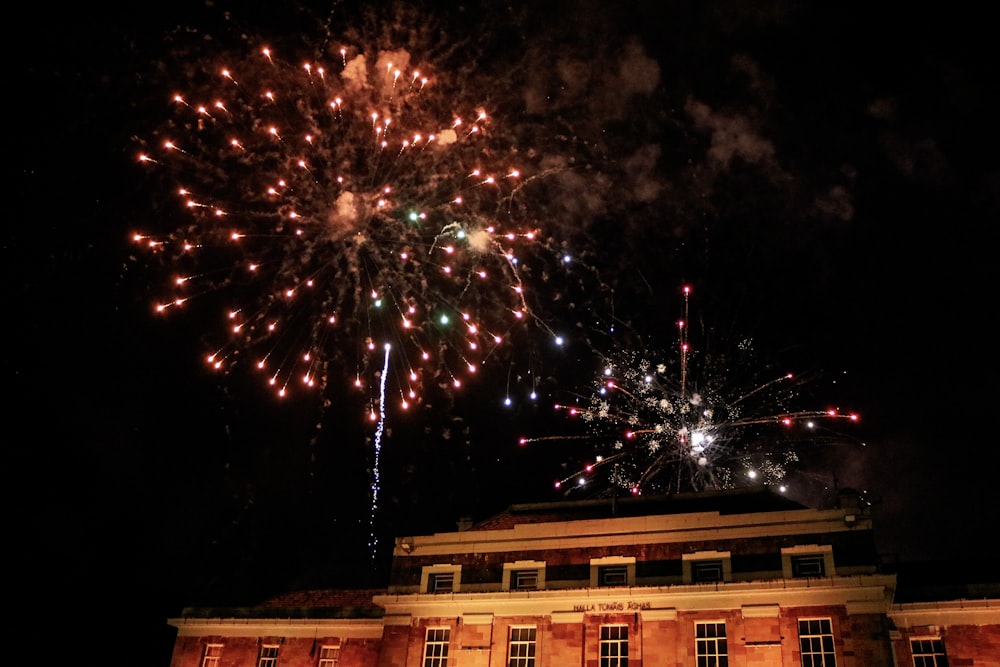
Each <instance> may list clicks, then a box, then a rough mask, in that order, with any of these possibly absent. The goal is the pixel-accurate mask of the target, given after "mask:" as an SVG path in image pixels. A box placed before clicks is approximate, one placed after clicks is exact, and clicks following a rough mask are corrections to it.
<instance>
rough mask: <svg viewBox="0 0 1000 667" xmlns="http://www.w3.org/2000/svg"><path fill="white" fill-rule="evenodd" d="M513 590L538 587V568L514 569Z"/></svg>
mask: <svg viewBox="0 0 1000 667" xmlns="http://www.w3.org/2000/svg"><path fill="white" fill-rule="evenodd" d="M510 587H511V590H516V591H533V590H537V589H538V570H514V571H513V572H511V573H510Z"/></svg>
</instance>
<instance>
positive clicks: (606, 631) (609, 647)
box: [600, 625, 628, 667]
mask: <svg viewBox="0 0 1000 667" xmlns="http://www.w3.org/2000/svg"><path fill="white" fill-rule="evenodd" d="M600 667H628V626H627V625H602V626H601V663H600Z"/></svg>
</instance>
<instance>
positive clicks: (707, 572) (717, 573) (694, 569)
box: [691, 560, 723, 584]
mask: <svg viewBox="0 0 1000 667" xmlns="http://www.w3.org/2000/svg"><path fill="white" fill-rule="evenodd" d="M691 581H693V582H694V583H696V584H700V583H705V582H708V581H723V570H722V561H721V560H696V561H694V562H692V563H691Z"/></svg>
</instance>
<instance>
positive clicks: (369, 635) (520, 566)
mask: <svg viewBox="0 0 1000 667" xmlns="http://www.w3.org/2000/svg"><path fill="white" fill-rule="evenodd" d="M897 585H898V581H897V575H896V574H895V573H894V572H891V571H887V568H885V567H883V566H882V564H881V563H880V562H879V558H878V555H877V552H876V548H875V540H874V534H873V527H872V521H871V517H870V514H869V512H868V510H867V508H866V507H865V506H864V505H863V504H861V503H859V502H858V498H857V496H856V495H851V494H849V493H848V494H844V495H842V496H841V499H840V502H839V504H838V506H837V507H835V508H832V509H811V508H807V507H803V506H801V505H798V504H796V503H794V502H791V501H789V500H788V499H786V498H784V497H782V496H780V495H777V494H772V493H770V492H769V491H767V490H756V491H736V492H713V493H707V494H692V495H690V496H671V497H668V498H652V499H648V498H642V497H638V498H626V499H607V500H592V501H578V502H562V503H545V504H534V505H517V506H512V507H511V508H509V509H508V510H507V511H505V512H503V513H502V514H500V515H498V516H495V517H492V518H490V519H488V520H486V521H483V522H481V523H479V524H476V525H472V526H471V527H469V528H466V529H464V530H457V531H455V532H448V533H436V534H433V535H419V536H407V537H400V538H397V539H396V543H395V548H394V554H393V563H392V569H391V575H390V578H389V583H388V586H387V587H386V588H385V589H379V590H364V591H301V592H292V593H289V594H287V595H283V596H279V597H278V598H275V599H272V600H269V601H266V602H264V603H263V604H261V605H260V606H258V607H254V608H252V609H241V610H196V609H191V610H185V613H184V614H183V615H182V617H180V618H175V619H170V621H169V622H170V624H171V625H173V626H174V627H175V628H176V630H177V640H176V644H175V649H174V654H173V660H172V662H171V667H335V666H336V667H347V666H351V667H569V666H580V667H629V666H631V667H688V666H690V667H757V666H795V665H802V666H808V667H813V666H822V667H880V666H885V667H893V666H898V667H903V666H909V667H913V666H916V667H924V666H930V667H942V666H947V665H951V666H952V667H957V666H973V665H974V666H976V667H1000V595H997V590H996V589H995V587H994V588H992V589H991V588H987V589H986V590H985V591H983V592H984V596H983V597H978V598H974V599H965V598H963V599H915V601H907V602H900V601H898V600H897Z"/></svg>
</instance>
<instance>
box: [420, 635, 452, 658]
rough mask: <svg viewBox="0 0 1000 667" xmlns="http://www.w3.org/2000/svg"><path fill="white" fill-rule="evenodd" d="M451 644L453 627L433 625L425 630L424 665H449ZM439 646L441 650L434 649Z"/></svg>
mask: <svg viewBox="0 0 1000 667" xmlns="http://www.w3.org/2000/svg"><path fill="white" fill-rule="evenodd" d="M450 645H451V628H450V627H448V626H431V627H428V628H427V629H426V631H425V632H424V656H423V660H422V662H421V663H420V664H421V665H422V666H423V667H448V649H449V646H450ZM435 647H437V648H439V649H440V650H438V651H433V649H434V648H435Z"/></svg>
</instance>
